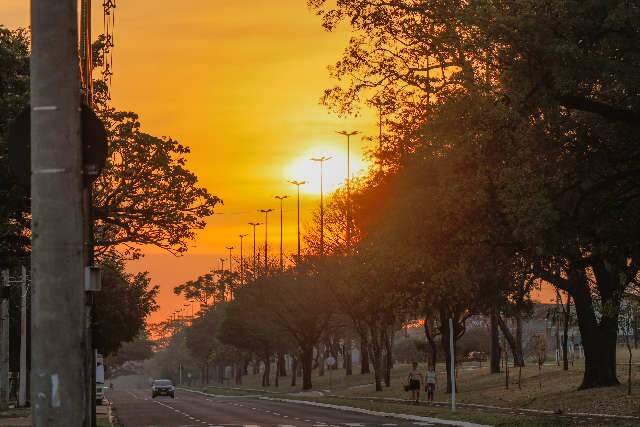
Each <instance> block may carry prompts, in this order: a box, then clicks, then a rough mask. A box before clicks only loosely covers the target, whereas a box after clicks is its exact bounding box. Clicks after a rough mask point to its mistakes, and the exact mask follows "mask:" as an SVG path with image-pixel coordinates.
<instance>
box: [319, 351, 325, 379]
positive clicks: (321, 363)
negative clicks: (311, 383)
mask: <svg viewBox="0 0 640 427" xmlns="http://www.w3.org/2000/svg"><path fill="white" fill-rule="evenodd" d="M325 352H326V350H325V345H324V344H320V345H319V346H318V376H319V377H322V376H324V365H325V358H326V354H325Z"/></svg>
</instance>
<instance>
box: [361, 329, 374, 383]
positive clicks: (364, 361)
mask: <svg viewBox="0 0 640 427" xmlns="http://www.w3.org/2000/svg"><path fill="white" fill-rule="evenodd" d="M370 373H371V362H370V361H369V343H368V342H367V338H366V337H364V338H362V337H360V375H365V374H370Z"/></svg>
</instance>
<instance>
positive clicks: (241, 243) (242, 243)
mask: <svg viewBox="0 0 640 427" xmlns="http://www.w3.org/2000/svg"><path fill="white" fill-rule="evenodd" d="M247 236H248V234H240V235H239V236H238V237H240V285H244V255H243V252H242V251H243V246H244V238H245V237H247Z"/></svg>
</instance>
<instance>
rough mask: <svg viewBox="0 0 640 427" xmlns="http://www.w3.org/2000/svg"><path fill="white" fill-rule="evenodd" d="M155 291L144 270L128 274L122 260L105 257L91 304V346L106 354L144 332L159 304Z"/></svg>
mask: <svg viewBox="0 0 640 427" xmlns="http://www.w3.org/2000/svg"><path fill="white" fill-rule="evenodd" d="M158 292H159V287H158V286H157V285H152V284H151V280H150V279H149V276H148V274H147V273H138V274H130V273H127V272H126V271H125V270H124V265H123V263H122V261H118V260H107V261H106V262H105V264H104V270H103V277H102V290H101V291H100V292H97V293H96V296H95V300H94V305H93V307H94V308H93V325H92V326H93V327H92V330H93V344H94V346H95V347H96V348H97V349H98V350H100V352H101V353H102V354H103V355H104V356H108V355H110V354H112V353H114V352H116V351H117V350H118V349H119V348H120V346H121V344H122V343H124V342H128V341H132V340H134V339H135V338H136V337H138V336H139V335H140V334H141V333H143V332H144V330H145V324H146V320H147V317H148V316H149V315H150V314H151V313H152V312H154V311H155V310H156V309H157V308H158V305H157V303H156V298H157V296H158Z"/></svg>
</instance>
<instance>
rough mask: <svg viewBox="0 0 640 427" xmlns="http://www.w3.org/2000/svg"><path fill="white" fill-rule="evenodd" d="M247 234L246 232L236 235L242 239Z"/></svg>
mask: <svg viewBox="0 0 640 427" xmlns="http://www.w3.org/2000/svg"><path fill="white" fill-rule="evenodd" d="M247 236H248V234H238V237H240V239H244V238H245V237H247Z"/></svg>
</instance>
